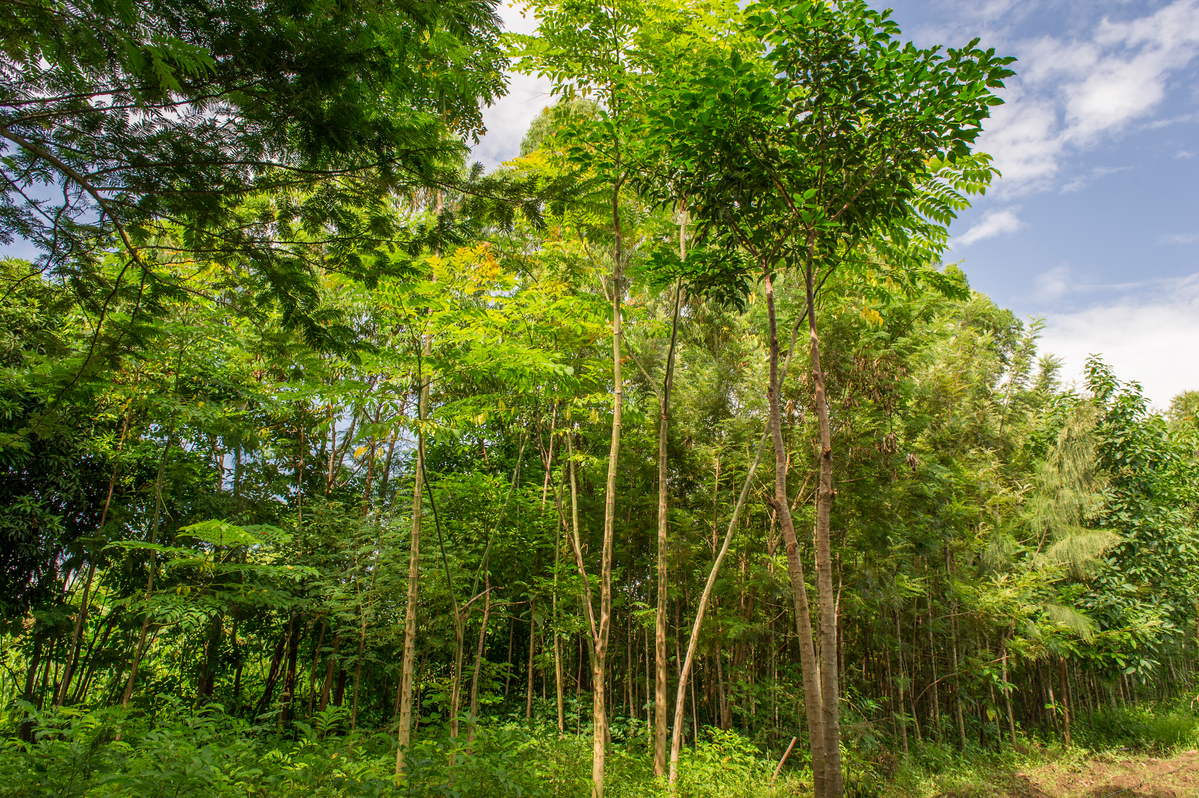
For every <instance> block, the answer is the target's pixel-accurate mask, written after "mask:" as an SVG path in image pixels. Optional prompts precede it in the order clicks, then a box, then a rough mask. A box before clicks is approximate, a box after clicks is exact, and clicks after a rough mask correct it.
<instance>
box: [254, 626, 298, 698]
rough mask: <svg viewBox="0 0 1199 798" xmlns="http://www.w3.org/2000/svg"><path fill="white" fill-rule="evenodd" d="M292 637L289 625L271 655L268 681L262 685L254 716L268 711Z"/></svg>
mask: <svg viewBox="0 0 1199 798" xmlns="http://www.w3.org/2000/svg"><path fill="white" fill-rule="evenodd" d="M290 637H291V626H290V625H289V626H288V627H287V631H286V632H284V634H283V637H281V638H279V642H278V643H276V644H275V653H274V654H273V655H272V656H271V667H270V669H269V670H268V671H267V677H266V683H265V684H264V685H263V687H262V697H261V698H259V699H258V703H257V704H256V705H255V706H254V717H258V716H259V715H261V714H262V713H264V712H266V711H267V709H268V708H269V707H270V705H271V698H272V697H273V696H274V694H275V684H276V683H277V682H278V681H279V667H280V666H281V665H282V664H283V654H284V652H285V651H286V650H287V641H288V639H289V638H290Z"/></svg>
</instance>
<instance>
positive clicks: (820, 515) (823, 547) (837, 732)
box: [784, 241, 844, 798]
mask: <svg viewBox="0 0 1199 798" xmlns="http://www.w3.org/2000/svg"><path fill="white" fill-rule="evenodd" d="M805 277H806V282H805V288H806V294H807V308H808V336H809V353H810V356H811V361H812V381H813V383H814V384H815V388H816V390H815V402H816V418H817V422H818V424H819V427H820V484H819V486H818V488H817V490H816V531H815V538H816V596H817V600H818V601H819V604H820V660H821V661H820V698H821V713H822V715H823V721H822V725H823V726H824V756H825V782H826V785H827V789H826V791H825V796H826V798H841V795H842V793H843V792H844V785H843V782H842V773H841V707H840V696H841V687H840V674H839V673H838V669H837V664H838V663H837V609H836V599H835V595H834V592H833V559H832V547H831V543H830V516H831V513H832V508H833V442H832V432H831V429H830V426H829V411H828V397H827V396H826V395H825V391H824V370H823V369H822V368H821V366H820V337H819V335H818V334H817V331H816V285H815V266H814V263H813V257H812V244H811V241H809V246H808V268H807V270H806V274H805ZM784 499H785V497H784Z"/></svg>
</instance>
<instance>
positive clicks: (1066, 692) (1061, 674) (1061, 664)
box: [1057, 657, 1070, 748]
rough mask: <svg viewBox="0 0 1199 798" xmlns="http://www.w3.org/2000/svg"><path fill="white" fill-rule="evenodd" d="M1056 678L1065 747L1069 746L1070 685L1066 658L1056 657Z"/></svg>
mask: <svg viewBox="0 0 1199 798" xmlns="http://www.w3.org/2000/svg"><path fill="white" fill-rule="evenodd" d="M1057 680H1058V687H1059V688H1060V692H1061V694H1062V698H1061V707H1062V739H1063V740H1065V742H1066V747H1067V748H1069V747H1070V685H1069V684H1068V683H1067V680H1066V658H1065V657H1058V660H1057Z"/></svg>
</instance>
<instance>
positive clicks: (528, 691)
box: [525, 596, 537, 718]
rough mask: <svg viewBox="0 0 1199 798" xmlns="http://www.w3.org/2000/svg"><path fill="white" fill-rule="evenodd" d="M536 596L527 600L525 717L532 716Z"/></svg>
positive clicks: (535, 644) (535, 645)
mask: <svg viewBox="0 0 1199 798" xmlns="http://www.w3.org/2000/svg"><path fill="white" fill-rule="evenodd" d="M536 613H537V597H536V596H534V597H532V598H531V599H530V600H529V662H528V667H527V668H526V669H525V680H526V681H525V718H531V717H533V655H534V653H535V652H536V648H537V619H536Z"/></svg>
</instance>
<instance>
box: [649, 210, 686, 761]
mask: <svg viewBox="0 0 1199 798" xmlns="http://www.w3.org/2000/svg"><path fill="white" fill-rule="evenodd" d="M686 230H687V210H686V208H683V209H681V210H680V212H679V257H680V258H681V259H682V260H684V261H685V260H686V259H687V243H686V242H687V239H686ZM682 298H683V284H682V281H681V280H680V281H679V284H678V285H677V286H676V287H675V293H674V313H673V314H672V315H671V326H670V347H669V349H668V350H667V354H666V375H665V377H664V378H663V380H662V392H661V394H660V395H659V397H658V398H659V401H658V596H657V598H658V601H657V607H656V609H655V612H654V775H655V776H662V775H664V774H665V773H666V712H667V707H666V677H667V670H668V664H667V662H668V661H667V658H666V613H667V607H666V601H667V572H666V555H667V551H668V548H667V546H668V540H667V531H668V526H669V517H668V515H667V499H668V497H669V494H668V488H669V486H668V485H667V483H666V466H667V450H666V445H667V432H668V431H669V429H670V388H671V382H672V377H673V376H674V353H675V345H676V342H677V341H678V334H679V306H680V304H681V302H682Z"/></svg>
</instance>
